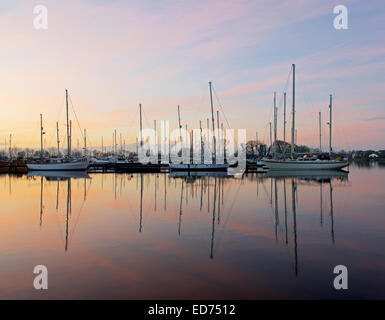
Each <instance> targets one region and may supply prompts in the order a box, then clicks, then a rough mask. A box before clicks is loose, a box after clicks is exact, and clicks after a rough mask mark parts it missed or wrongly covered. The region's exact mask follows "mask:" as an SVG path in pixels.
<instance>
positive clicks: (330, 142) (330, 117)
mask: <svg viewBox="0 0 385 320" xmlns="http://www.w3.org/2000/svg"><path fill="white" fill-rule="evenodd" d="M332 108H333V107H332V95H330V104H329V109H330V110H329V111H330V115H329V155H332V151H333V150H332Z"/></svg>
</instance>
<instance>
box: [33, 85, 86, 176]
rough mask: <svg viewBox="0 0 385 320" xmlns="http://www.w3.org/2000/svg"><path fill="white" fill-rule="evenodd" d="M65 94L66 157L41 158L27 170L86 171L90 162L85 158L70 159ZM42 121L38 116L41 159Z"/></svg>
mask: <svg viewBox="0 0 385 320" xmlns="http://www.w3.org/2000/svg"><path fill="white" fill-rule="evenodd" d="M65 93H66V115H67V152H68V154H67V157H65V158H50V159H46V160H44V159H43V158H41V160H40V161H38V162H33V163H27V167H28V170H33V171H85V170H87V168H88V166H89V164H90V161H89V159H88V158H87V157H83V158H80V159H74V158H72V157H71V134H70V126H69V122H68V91H67V89H66V90H65ZM57 133H58V154H59V129H57ZM43 134H44V132H43V120H42V115H40V143H41V146H40V147H41V155H40V156H41V157H43Z"/></svg>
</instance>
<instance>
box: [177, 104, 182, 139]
mask: <svg viewBox="0 0 385 320" xmlns="http://www.w3.org/2000/svg"><path fill="white" fill-rule="evenodd" d="M178 124H179V139H180V140H181V141H182V124H181V123H180V109H179V104H178Z"/></svg>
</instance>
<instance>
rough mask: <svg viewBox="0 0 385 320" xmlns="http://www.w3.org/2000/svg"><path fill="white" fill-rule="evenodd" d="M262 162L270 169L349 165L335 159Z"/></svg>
mask: <svg viewBox="0 0 385 320" xmlns="http://www.w3.org/2000/svg"><path fill="white" fill-rule="evenodd" d="M263 163H264V164H265V166H266V167H268V168H269V169H270V170H338V169H342V168H345V167H347V166H348V165H349V162H347V161H335V160H310V161H296V160H270V159H265V160H263Z"/></svg>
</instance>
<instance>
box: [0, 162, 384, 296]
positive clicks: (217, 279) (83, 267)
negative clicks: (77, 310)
mask: <svg viewBox="0 0 385 320" xmlns="http://www.w3.org/2000/svg"><path fill="white" fill-rule="evenodd" d="M384 181H385V169H382V168H380V167H374V168H369V167H361V168H359V167H354V166H351V167H350V173H349V174H348V175H347V174H332V175H328V174H326V175H325V174H324V175H323V176H321V175H318V176H317V175H307V176H306V175H304V176H292V175H290V174H284V175H283V176H282V175H281V176H275V175H271V174H267V175H261V174H249V175H245V176H243V177H223V176H211V177H209V176H203V177H192V176H187V177H186V176H173V175H170V174H168V173H161V174H89V177H86V176H82V175H79V176H77V177H75V178H67V177H61V178H60V179H58V178H56V177H41V176H26V175H24V176H19V177H18V176H12V175H1V176H0V190H1V191H0V201H1V209H0V210H1V211H0V298H2V299H19V298H32V299H40V298H47V299H63V298H74V299H83V298H87V299H91V298H96V299H112V298H117V299H121V298H122V299H123V298H124V299H216V298H221V299H266V298H268V299H271V298H273V299H275V298H285V299H286V298H289V299H297V298H300V299H309V298H316V299H335V298H338V299H344V298H363V299H367V298H375V299H378V298H382V299H383V298H385V291H384V289H383V288H385V277H384V271H385V233H384V226H385V212H384V208H385V189H384V188H383V186H384ZM340 264H342V265H345V266H346V267H347V268H348V271H349V289H348V290H339V291H337V290H335V289H334V287H333V279H334V276H335V275H334V274H333V268H334V266H336V265H340ZM36 265H45V266H47V268H48V272H49V277H48V279H49V289H48V290H40V291H37V290H35V289H34V288H33V279H34V277H35V275H34V274H33V268H34V266H36Z"/></svg>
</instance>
